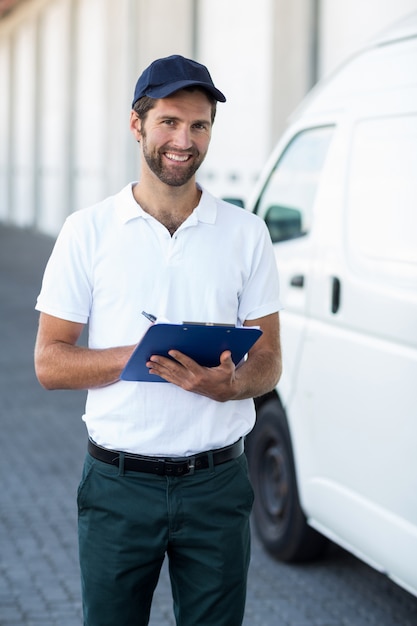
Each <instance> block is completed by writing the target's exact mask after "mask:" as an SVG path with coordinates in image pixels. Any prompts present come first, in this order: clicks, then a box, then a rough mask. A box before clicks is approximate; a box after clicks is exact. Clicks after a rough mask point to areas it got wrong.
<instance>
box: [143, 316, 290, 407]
mask: <svg viewBox="0 0 417 626" xmlns="http://www.w3.org/2000/svg"><path fill="white" fill-rule="evenodd" d="M244 325H245V326H259V327H260V328H261V330H262V336H261V337H260V338H259V339H258V341H256V343H255V344H254V345H253V346H252V348H251V349H250V350H249V353H248V358H247V359H246V361H244V362H243V363H240V364H239V367H236V366H235V364H234V363H233V361H232V359H231V353H230V351H229V350H225V351H224V352H222V354H221V355H220V362H219V365H217V366H216V367H203V366H201V365H199V364H198V363H196V362H195V361H194V360H193V359H191V358H190V357H188V356H186V355H185V354H183V353H182V352H179V351H178V350H171V351H170V352H169V353H168V354H169V355H170V356H171V357H172V358H171V359H169V358H167V357H163V356H156V355H154V356H151V358H150V360H149V361H148V362H147V364H146V365H147V367H148V368H149V372H150V375H152V374H157V375H158V376H160V377H161V378H163V379H164V380H166V381H168V382H169V383H174V385H178V387H181V388H182V389H185V390H186V391H192V392H194V393H198V394H200V395H202V396H207V397H208V398H211V399H212V400H217V401H218V402H226V401H227V400H242V399H244V398H255V397H257V396H260V395H262V394H264V393H267V392H268V391H271V390H272V389H273V388H274V387H275V385H276V384H277V382H278V380H279V378H280V376H281V369H282V363H281V346H280V339H279V315H278V313H274V314H271V315H267V316H265V317H261V318H258V319H256V320H251V321H250V322H249V321H248V322H245V324H244ZM173 359H174V360H173Z"/></svg>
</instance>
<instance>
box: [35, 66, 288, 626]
mask: <svg viewBox="0 0 417 626" xmlns="http://www.w3.org/2000/svg"><path fill="white" fill-rule="evenodd" d="M217 101H220V102H224V101H225V97H224V95H223V94H222V93H221V92H220V91H219V90H218V89H217V88H216V87H215V86H214V84H213V82H212V80H211V77H210V74H209V72H208V70H207V68H206V67H205V66H203V65H200V64H199V63H196V62H194V61H191V60H189V59H185V58H183V57H181V56H177V55H175V56H171V57H168V58H164V59H158V60H156V61H154V62H153V63H152V64H151V65H150V66H149V67H148V68H147V69H146V70H145V71H144V72H143V74H142V75H141V76H140V78H139V80H138V82H137V85H136V88H135V95H134V100H133V104H132V107H133V109H132V112H131V116H130V128H131V131H132V133H133V136H134V137H135V139H136V140H137V141H138V142H139V143H140V151H141V175H140V180H139V182H137V183H132V184H129V185H128V186H127V187H126V188H125V189H123V190H122V191H121V192H120V193H119V194H117V195H115V196H113V197H111V198H108V199H107V200H104V201H103V202H101V203H99V204H97V205H95V206H93V207H90V208H87V209H85V210H82V211H78V212H76V213H74V214H72V215H71V216H70V217H69V218H68V219H67V221H66V223H65V225H64V227H63V229H62V231H61V233H60V235H59V237H58V240H57V243H56V245H55V248H54V251H53V253H52V255H51V259H50V260H49V262H48V266H47V268H46V271H45V276H44V280H43V285H42V290H41V293H40V295H39V298H38V303H37V309H38V310H39V311H41V314H40V320H39V331H38V337H37V342H36V349H35V366H36V372H37V376H38V379H39V381H40V383H41V384H42V385H43V386H44V387H46V388H47V389H88V390H89V391H88V397H87V405H86V410H85V415H84V416H83V419H84V420H85V422H86V426H87V430H88V434H89V445H88V455H87V458H86V462H85V467H84V473H83V477H82V480H81V484H80V488H79V494H78V506H79V546H80V562H81V575H82V590H83V607H84V624H85V625H86V626H107V625H108V626H116V625H117V626H142V625H146V624H148V620H149V614H150V608H151V601H152V594H153V591H154V589H155V586H156V584H157V581H158V577H159V572H160V568H161V565H162V562H163V560H164V558H165V555H168V558H169V570H170V577H171V584H172V592H173V598H174V611H175V616H176V620H177V624H178V625H181V626H203V625H204V626H209V625H212V626H234V625H236V626H237V625H239V624H241V623H242V619H243V613H244V604H245V593H246V577H247V569H248V564H249V556H250V555H249V550H250V547H249V541H250V537H249V515H250V511H251V506H252V499H253V494H252V490H251V487H250V484H249V482H248V478H247V468H246V460H245V456H244V454H242V452H243V438H244V437H245V435H246V434H247V433H248V432H249V431H250V430H251V428H252V427H253V424H254V419H255V414H254V405H253V397H255V396H259V395H261V394H263V393H266V392H268V391H270V390H271V389H272V388H273V387H274V386H275V385H276V383H277V381H278V379H279V376H280V373H281V357H280V342H279V321H278V310H279V308H280V306H279V301H278V279H277V275H276V268H275V261H274V256H273V252H272V246H271V242H270V239H269V236H268V233H267V230H266V227H265V225H264V224H263V222H262V221H261V220H260V219H259V218H257V217H256V216H254V215H251V214H249V213H246V212H245V211H242V209H238V208H237V207H234V206H232V205H229V204H227V203H225V202H222V201H220V200H218V199H216V198H214V197H213V196H211V195H210V194H209V193H208V192H207V191H205V190H203V189H202V188H201V187H200V186H199V185H198V184H196V180H195V172H196V171H197V169H198V167H199V166H200V165H201V163H202V162H203V160H204V157H205V155H206V153H207V149H208V146H209V143H210V137H211V130H212V124H213V120H214V116H215V112H216V104H217ZM141 311H147V312H149V313H152V314H154V315H156V316H158V317H161V316H163V317H165V318H168V319H169V320H170V321H171V322H182V321H183V320H189V321H197V322H214V323H230V324H233V325H246V326H259V327H260V328H261V330H262V331H263V334H262V336H261V337H260V339H259V340H258V341H257V342H256V343H255V345H254V346H253V348H252V349H251V350H250V352H249V355H248V358H247V359H246V361H244V362H243V364H241V365H240V366H239V367H237V366H236V365H235V364H234V363H233V361H232V359H231V355H230V352H229V351H225V352H223V353H222V354H221V355H219V364H218V366H216V367H212V368H207V367H202V366H200V365H199V364H198V363H196V362H195V361H193V360H192V359H190V358H189V357H187V355H185V354H182V353H180V352H178V351H176V350H172V351H170V357H171V358H164V357H161V356H158V355H154V356H152V357H151V358H150V360H149V362H148V363H147V366H148V368H149V381H150V382H127V381H124V380H120V374H121V372H122V370H123V368H124V366H125V365H126V363H127V361H128V359H129V357H130V356H131V354H132V352H133V350H134V348H135V345H136V343H137V342H138V340H139V339H140V337H141V335H143V333H144V332H145V331H146V329H147V326H148V325H149V322H148V321H147V320H146V319H145V317H144V316H142V315H141ZM87 322H88V324H89V340H88V347H83V346H79V345H77V342H78V339H79V337H80V334H81V332H82V329H83V326H84V325H85V324H86V323H87ZM155 375H157V376H160V377H162V378H163V379H164V380H165V381H167V382H166V383H165V382H152V378H155ZM158 380H159V379H158Z"/></svg>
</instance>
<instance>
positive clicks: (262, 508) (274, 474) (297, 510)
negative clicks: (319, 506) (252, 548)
mask: <svg viewBox="0 0 417 626" xmlns="http://www.w3.org/2000/svg"><path fill="white" fill-rule="evenodd" d="M246 453H247V456H248V462H249V471H250V477H251V481H252V485H253V489H254V492H255V501H254V506H253V522H254V524H255V529H256V532H257V535H258V536H259V539H260V540H261V543H262V544H263V546H264V547H265V549H266V550H267V551H268V552H269V553H270V554H271V555H272V556H274V557H275V558H277V559H279V560H281V561H285V562H288V563H290V562H301V561H310V560H313V559H317V558H318V557H320V556H321V555H322V554H323V552H324V550H325V547H326V544H327V539H326V538H325V537H323V535H321V534H319V533H318V532H317V531H315V530H314V529H313V528H311V527H310V526H309V525H308V524H307V520H306V517H305V515H304V513H303V511H302V510H301V507H300V501H299V496H298V488H297V480H296V475H295V468H294V457H293V451H292V446H291V438H290V433H289V429H288V424H287V419H286V416H285V412H284V409H283V407H282V405H281V402H280V401H279V399H278V398H277V397H275V398H273V399H268V400H266V401H265V402H264V403H263V404H260V406H259V407H258V411H257V420H256V424H255V427H254V429H253V431H252V432H251V434H250V435H249V436H248V437H247V440H246Z"/></svg>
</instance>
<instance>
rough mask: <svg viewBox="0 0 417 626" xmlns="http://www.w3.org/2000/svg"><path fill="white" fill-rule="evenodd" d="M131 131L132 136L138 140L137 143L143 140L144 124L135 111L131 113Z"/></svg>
mask: <svg viewBox="0 0 417 626" xmlns="http://www.w3.org/2000/svg"><path fill="white" fill-rule="evenodd" d="M129 125H130V130H131V132H132V135H133V136H134V138H135V139H136V141H140V140H141V139H142V134H141V128H142V122H141V120H140V119H139V117H138V114H137V113H136V112H135V111H133V110H132V111H131V112H130V124H129Z"/></svg>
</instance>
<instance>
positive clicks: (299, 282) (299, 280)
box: [290, 274, 304, 288]
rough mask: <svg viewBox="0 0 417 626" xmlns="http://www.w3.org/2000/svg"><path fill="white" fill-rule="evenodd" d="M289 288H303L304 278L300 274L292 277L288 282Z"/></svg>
mask: <svg viewBox="0 0 417 626" xmlns="http://www.w3.org/2000/svg"><path fill="white" fill-rule="evenodd" d="M290 285H291V287H300V288H303V287H304V276H303V275H302V274H297V275H296V276H293V277H292V278H291V280H290Z"/></svg>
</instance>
